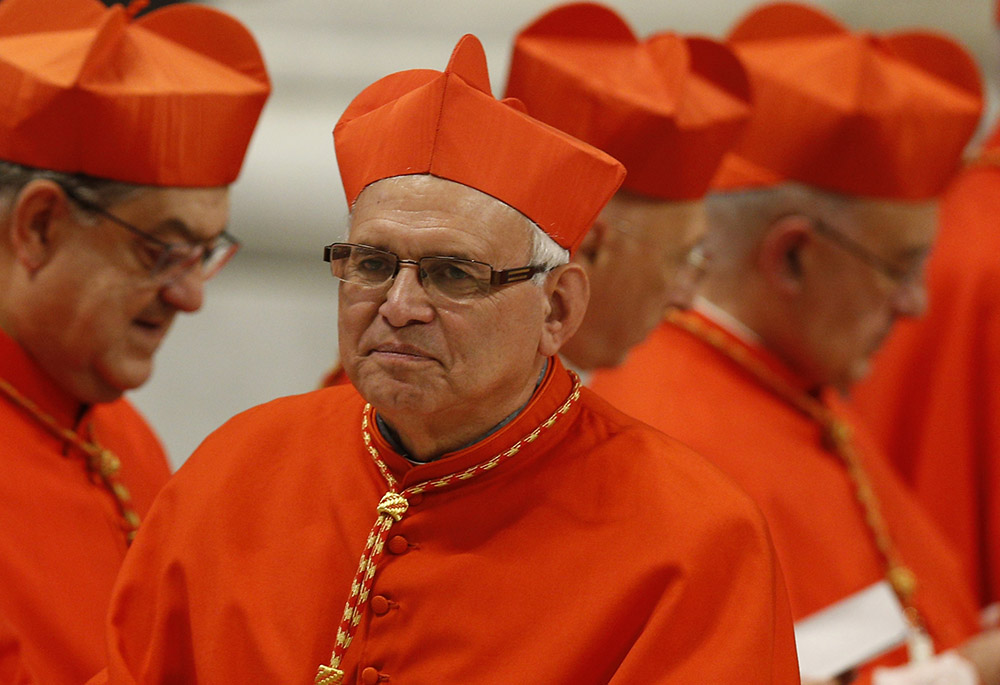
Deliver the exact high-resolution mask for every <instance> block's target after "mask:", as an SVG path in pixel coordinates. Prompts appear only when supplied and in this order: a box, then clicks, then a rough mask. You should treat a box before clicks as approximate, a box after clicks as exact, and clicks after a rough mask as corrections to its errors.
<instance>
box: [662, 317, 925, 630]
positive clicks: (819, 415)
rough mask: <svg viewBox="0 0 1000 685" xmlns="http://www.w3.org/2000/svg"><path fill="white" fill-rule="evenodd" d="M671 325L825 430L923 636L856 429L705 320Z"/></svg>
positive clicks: (911, 577)
mask: <svg viewBox="0 0 1000 685" xmlns="http://www.w3.org/2000/svg"><path fill="white" fill-rule="evenodd" d="M666 319H667V321H668V322H670V323H671V324H673V325H674V326H677V327H678V328H680V329H682V330H684V331H687V332H688V333H690V334H691V335H693V336H694V337H696V338H698V339H699V340H701V341H702V342H704V343H707V344H708V345H710V346H711V347H712V348H714V349H715V350H717V351H718V352H720V353H721V354H723V355H724V356H725V357H727V358H728V359H729V360H730V361H732V362H734V363H736V364H737V365H739V366H740V367H741V368H742V369H744V370H745V371H747V372H748V373H750V375H752V376H753V377H754V378H756V379H757V380H758V381H759V382H760V383H761V385H763V386H764V387H765V388H767V389H768V390H770V391H771V392H772V393H774V394H775V395H777V396H778V397H780V398H781V399H783V400H784V401H786V402H787V403H788V404H790V405H792V406H793V407H795V408H796V409H798V410H799V411H800V412H802V413H803V414H805V415H806V416H808V417H809V418H811V419H812V420H813V421H815V422H816V423H817V424H819V426H820V428H821V429H822V431H823V440H824V446H825V447H826V448H827V449H828V450H830V451H831V452H833V453H834V454H836V455H837V456H838V457H839V458H840V459H841V461H843V462H844V466H845V467H846V469H847V474H848V476H849V477H850V479H851V482H852V483H853V484H854V490H855V496H856V498H857V500H858V503H859V504H860V505H861V509H862V510H863V512H864V517H865V523H866V524H867V525H868V529H869V530H870V531H871V533H872V537H873V538H874V541H875V546H876V548H877V549H878V551H879V553H880V554H881V555H882V558H883V559H884V561H885V564H886V571H885V576H886V580H888V581H889V584H890V585H891V586H892V589H893V591H894V592H895V593H896V596H897V597H898V598H899V601H900V603H901V604H902V605H903V608H904V610H905V613H906V617H907V619H908V620H909V622H910V625H911V627H912V628H913V629H914V630H916V631H919V632H921V633H923V632H925V630H924V622H923V619H922V617H921V616H920V612H919V611H918V610H917V608H916V606H915V605H914V604H913V596H914V594H915V593H916V590H917V578H916V575H915V574H914V573H913V571H912V570H911V569H910V568H909V567H908V566H906V565H905V564H904V563H903V562H902V560H901V559H900V557H899V554H898V553H897V552H896V546H895V544H894V543H893V540H892V536H891V535H890V534H889V528H888V526H886V524H885V519H884V518H883V517H882V508H881V505H880V503H879V500H878V495H877V494H876V493H875V489H874V488H873V487H872V485H871V481H870V479H869V478H868V473H867V472H866V471H865V467H864V464H863V463H862V461H861V459H860V457H859V456H858V454H857V452H856V451H855V449H854V444H853V434H852V430H851V427H850V425H848V424H847V423H846V422H845V421H843V420H842V419H839V418H837V417H836V416H835V415H834V414H833V412H831V411H830V410H829V409H827V408H826V407H825V406H823V404H821V403H820V402H819V401H817V400H816V399H814V398H813V397H811V396H810V395H808V394H807V393H805V392H801V391H798V390H796V389H795V388H793V387H791V386H790V385H789V384H788V383H787V382H785V381H784V380H783V379H782V378H781V377H780V376H778V374H776V373H775V372H774V371H772V370H771V369H769V368H768V367H767V366H766V365H764V364H763V363H762V362H761V361H760V360H759V359H757V358H756V357H754V356H752V355H751V354H750V353H749V352H748V351H747V349H746V348H744V347H743V346H742V345H738V344H733V342H732V341H731V340H730V338H729V337H728V336H727V335H726V334H725V333H723V332H722V331H719V330H717V329H715V328H710V327H708V326H706V325H705V324H704V323H703V322H702V320H701V319H699V318H697V317H696V316H694V315H693V314H685V313H682V312H679V311H676V310H671V311H670V312H668V313H667V316H666Z"/></svg>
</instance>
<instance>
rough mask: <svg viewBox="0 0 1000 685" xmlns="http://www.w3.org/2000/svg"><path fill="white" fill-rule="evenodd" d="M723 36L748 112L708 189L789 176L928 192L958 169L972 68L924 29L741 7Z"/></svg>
mask: <svg viewBox="0 0 1000 685" xmlns="http://www.w3.org/2000/svg"><path fill="white" fill-rule="evenodd" d="M727 43H728V44H729V45H730V46H731V47H732V48H733V49H734V50H735V51H736V53H737V55H738V56H739V57H740V59H741V60H742V61H743V64H744V66H746V68H747V71H748V72H749V73H750V83H751V87H752V89H753V95H754V112H753V115H752V117H751V120H750V125H749V126H748V127H747V131H746V133H745V135H744V137H743V138H742V140H741V142H740V144H739V145H738V146H737V147H736V149H735V151H734V152H733V153H731V154H729V155H728V156H727V157H726V159H725V161H724V163H723V166H722V169H721V170H720V174H719V176H718V177H717V178H716V180H715V182H714V185H715V187H716V188H717V189H720V190H734V189H741V188H754V187H762V186H768V185H774V184H777V183H781V182H783V181H799V182H802V183H806V184H809V185H811V186H814V187H818V188H823V189H826V190H830V191H834V192H840V193H845V194H850V195H861V196H868V197H876V198H885V199H902V200H916V199H926V198H931V197H934V196H936V195H938V194H940V192H941V191H942V190H943V188H944V186H945V184H946V183H947V182H948V180H949V179H950V178H951V177H952V175H953V174H954V173H955V171H956V170H957V169H958V167H959V165H960V162H961V155H962V152H963V150H964V148H965V146H966V144H967V143H968V141H969V138H970V137H971V135H972V133H973V132H974V131H975V128H976V124H977V122H978V120H979V116H980V112H981V108H982V88H981V84H980V79H979V74H978V71H977V69H976V66H975V63H974V62H973V60H972V58H971V57H969V55H968V54H967V53H966V51H965V50H964V49H963V48H962V47H961V46H959V45H958V44H957V43H956V42H954V41H953V40H951V39H949V38H946V37H944V36H941V35H936V34H932V33H929V32H906V33H896V34H892V35H884V36H876V35H872V34H868V33H853V32H851V31H848V30H847V29H846V28H845V27H844V26H843V25H841V24H840V23H839V22H837V21H836V20H835V19H833V18H831V17H830V16H828V15H826V14H824V13H822V12H820V11H818V10H816V9H813V8H811V7H806V6H804V5H798V4H793V3H777V4H772V5H767V6H765V7H762V8H760V9H757V10H756V11H754V12H752V13H751V14H750V15H749V16H747V17H746V18H745V19H743V21H742V22H740V23H739V24H738V25H737V26H736V28H735V29H733V31H732V33H731V34H730V35H729V38H728V40H727Z"/></svg>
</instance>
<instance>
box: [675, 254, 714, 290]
mask: <svg viewBox="0 0 1000 685" xmlns="http://www.w3.org/2000/svg"><path fill="white" fill-rule="evenodd" d="M711 261H712V256H711V254H710V253H709V252H708V250H706V249H705V245H704V244H703V243H702V242H700V241H699V242H697V243H695V244H694V245H692V246H691V247H690V248H688V250H687V252H686V253H685V254H684V261H683V262H682V263H681V265H680V268H679V269H678V270H677V275H676V277H675V278H674V282H675V284H676V285H677V287H678V288H680V289H682V290H687V291H690V292H693V291H694V290H695V288H697V287H698V284H699V283H701V280H702V279H703V278H704V277H705V274H706V273H707V272H708V265H709V262H711Z"/></svg>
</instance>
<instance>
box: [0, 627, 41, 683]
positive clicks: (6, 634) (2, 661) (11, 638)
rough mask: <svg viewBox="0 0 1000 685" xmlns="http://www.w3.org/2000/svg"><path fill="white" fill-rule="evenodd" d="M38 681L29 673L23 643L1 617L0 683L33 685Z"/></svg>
mask: <svg viewBox="0 0 1000 685" xmlns="http://www.w3.org/2000/svg"><path fill="white" fill-rule="evenodd" d="M37 682H38V680H37V679H36V678H34V677H33V676H32V675H31V674H30V673H29V672H28V665H27V664H26V663H25V662H24V657H23V655H22V653H21V641H20V640H19V639H18V637H17V635H16V634H15V633H14V629H13V628H11V627H10V625H9V624H8V623H7V621H5V620H4V618H3V616H0V683H3V685H33V684H34V683H37Z"/></svg>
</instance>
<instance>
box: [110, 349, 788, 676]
mask: <svg viewBox="0 0 1000 685" xmlns="http://www.w3.org/2000/svg"><path fill="white" fill-rule="evenodd" d="M572 387H573V382H572V379H571V376H570V374H569V373H568V372H567V371H566V370H565V369H564V368H563V367H562V366H561V365H560V364H559V363H558V361H556V360H552V361H551V362H550V364H549V370H548V372H547V374H546V376H545V379H544V380H543V383H542V385H541V386H540V388H539V389H538V390H537V391H536V393H535V395H534V397H533V398H532V400H531V401H530V403H529V404H528V405H527V406H526V408H525V409H524V410H523V411H522V412H521V413H520V414H519V415H518V416H517V417H516V418H515V419H514V420H513V421H511V422H510V423H508V424H507V425H505V426H504V427H503V428H501V429H500V430H498V431H497V432H495V433H493V434H491V435H489V436H488V437H486V438H485V439H483V440H482V441H481V442H478V443H476V444H474V445H472V446H471V447H468V448H465V449H462V450H460V451H458V452H454V453H451V454H448V455H446V456H445V457H443V458H442V459H439V460H437V461H433V462H430V463H427V464H421V465H413V464H411V463H410V462H408V461H407V460H406V459H404V458H403V457H401V456H400V455H399V454H397V453H395V452H394V451H393V450H392V448H391V447H390V446H389V444H387V442H386V441H385V440H384V439H383V438H382V437H381V435H380V433H379V431H378V430H375V429H369V431H370V433H369V434H370V435H371V446H372V447H373V448H374V449H375V450H376V451H377V452H378V453H379V454H380V455H381V459H383V460H384V464H385V466H386V468H387V472H388V473H390V474H391V476H392V477H393V478H395V479H396V480H398V488H399V490H400V491H403V489H404V488H411V487H413V486H415V485H416V484H418V483H429V482H432V481H435V479H440V478H443V477H444V476H446V475H448V474H452V473H456V472H463V471H464V470H466V469H469V468H472V467H475V466H476V465H479V464H482V463H484V462H489V461H490V459H491V457H493V456H495V455H498V454H501V453H506V452H507V451H508V450H509V449H510V448H511V447H512V446H514V445H515V444H517V443H518V441H522V440H523V441H522V443H521V449H520V450H519V451H517V452H516V454H514V455H513V456H508V457H506V458H505V459H504V460H502V461H501V462H500V463H499V464H498V465H497V466H496V467H495V468H492V469H489V470H487V471H484V472H481V473H480V472H478V471H477V475H476V476H475V477H471V478H468V479H464V480H463V479H449V480H448V482H449V483H451V484H450V485H448V486H442V487H441V489H437V490H433V489H432V490H431V491H428V492H425V493H423V494H411V495H409V496H408V508H406V509H405V513H403V514H401V518H400V520H399V521H398V522H393V523H392V525H391V528H390V529H389V531H388V533H387V538H386V544H385V549H384V552H383V554H382V556H381V558H380V559H379V561H378V563H377V566H376V571H375V574H374V580H373V584H372V587H371V594H370V596H369V598H368V600H367V603H366V604H365V605H364V610H363V611H362V612H361V615H360V622H359V623H358V625H357V628H356V632H355V634H354V636H353V641H351V642H350V646H349V647H348V648H347V650H346V653H345V655H344V660H343V661H342V662H341V664H340V665H341V667H342V668H343V670H344V672H345V673H346V677H345V679H344V682H346V683H376V682H382V683H463V684H465V685H469V684H476V683H497V684H499V683H574V684H577V685H579V684H586V683H595V684H596V683H602V684H603V683H684V684H685V685H690V684H691V683H737V682H738V683H797V682H798V673H797V665H796V659H795V653H794V640H793V637H792V628H791V618H790V615H789V610H788V608H787V597H786V595H785V590H784V588H783V584H782V580H781V575H780V573H779V572H778V571H777V566H776V562H775V560H774V557H773V553H772V547H771V543H770V540H769V537H768V534H767V531H766V527H765V525H764V523H763V519H762V517H761V516H760V513H759V511H758V510H757V508H756V507H755V506H754V505H753V504H752V502H751V501H750V500H749V498H747V497H746V495H745V494H743V493H741V492H739V491H738V490H737V489H736V488H735V487H734V486H732V485H731V483H730V482H729V481H728V480H727V479H726V478H725V477H724V476H722V475H721V474H719V473H718V472H717V470H716V469H715V468H714V467H712V466H711V465H710V464H708V463H707V462H706V461H705V460H703V459H702V458H700V457H699V456H697V455H695V454H694V453H692V452H691V451H690V450H688V449H687V448H685V447H682V446H681V445H679V444H678V443H676V442H673V441H672V440H670V439H668V438H666V437H665V436H663V435H661V434H660V433H658V432H656V431H653V430H651V429H650V428H649V427H647V426H645V425H643V424H640V423H638V422H636V421H634V420H633V419H631V418H628V417H626V416H624V415H622V414H621V413H619V412H618V411H616V410H615V409H613V408H611V407H610V406H609V405H607V404H606V403H605V402H603V401H602V400H600V399H599V398H597V397H596V396H595V395H593V394H592V393H590V392H589V391H587V390H585V389H584V390H583V391H582V392H581V393H580V396H579V399H578V400H576V401H575V402H573V403H572V404H571V406H570V407H569V409H568V410H567V411H565V412H563V413H559V412H557V409H558V408H560V407H561V406H563V404H564V403H565V402H566V401H567V398H568V397H570V396H571V394H572ZM551 416H555V417H556V418H555V420H554V422H552V423H551V424H550V425H543V424H545V423H546V420H547V419H548V418H549V417H551ZM365 417H367V418H368V420H369V421H372V420H373V412H372V411H371V410H367V411H366V408H365V402H364V400H363V399H362V398H361V397H360V396H359V395H358V393H357V391H356V390H355V389H354V388H353V387H352V386H350V385H341V386H338V387H333V388H327V389H323V390H318V391H316V392H313V393H309V394H306V395H300V396H296V397H290V398H284V399H279V400H276V401H274V402H271V403H268V404H265V405H262V406H260V407H257V408H255V409H252V410H250V411H248V412H245V413H243V414H241V415H239V416H237V417H236V418H234V419H232V420H231V421H230V422H228V423H227V424H226V425H224V426H223V427H222V428H221V429H219V430H218V431H216V432H215V433H214V434H213V435H211V436H210V437H209V438H208V439H207V440H206V441H205V443H204V444H203V445H202V446H201V447H200V448H199V450H198V451H197V452H196V453H195V454H194V455H193V456H192V457H191V458H190V459H189V460H188V461H187V462H186V463H185V465H184V466H183V467H182V468H181V469H180V471H179V472H178V474H177V475H176V477H175V478H174V480H173V481H172V482H171V483H170V484H169V485H168V486H167V487H166V488H165V489H164V491H163V493H162V495H161V496H160V497H159V498H158V499H157V502H156V505H155V506H154V508H153V512H152V513H151V514H150V516H149V518H148V520H147V521H146V522H145V523H144V527H143V529H142V530H141V531H140V533H139V536H138V538H137V539H136V542H135V545H134V546H133V549H132V551H131V553H130V554H129V559H128V561H127V562H126V564H125V567H124V569H123V571H122V574H121V576H120V577H119V581H118V584H117V588H116V591H115V596H114V599H113V600H112V608H111V613H110V618H109V620H110V625H109V652H110V666H109V669H108V670H107V671H106V672H105V673H103V674H101V675H100V676H98V677H97V678H95V679H94V680H93V681H92V682H95V683H97V682H109V681H110V682H112V683H136V682H138V683H162V682H195V681H197V682H199V683H249V682H254V683H312V682H313V679H314V677H315V676H316V673H317V669H318V667H319V666H320V665H323V664H327V663H329V662H330V658H331V652H332V650H333V649H334V641H335V639H336V635H337V631H338V625H339V624H340V622H341V618H342V615H343V613H344V607H345V602H346V601H347V599H348V596H349V593H350V590H351V584H352V581H353V579H354V578H355V573H356V571H357V569H358V560H359V558H360V557H361V553H362V550H363V549H364V548H365V545H366V538H367V537H368V535H369V532H370V531H371V530H372V526H373V523H374V522H375V520H376V517H377V516H378V512H377V508H378V507H379V503H380V501H381V500H383V497H384V496H385V494H386V492H387V489H388V488H387V484H386V483H387V481H386V478H385V477H384V476H383V474H382V473H381V472H380V471H379V469H378V467H377V466H376V463H375V461H374V459H373V457H372V455H371V454H369V452H368V450H367V449H366V446H365V442H364V440H363V437H362V436H363V429H362V422H363V419H364V418H365ZM368 425H369V426H370V425H371V424H370V423H369V424H368ZM536 428H537V429H539V432H538V435H537V437H536V438H531V437H530V436H531V435H532V434H533V431H535V429H536Z"/></svg>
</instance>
